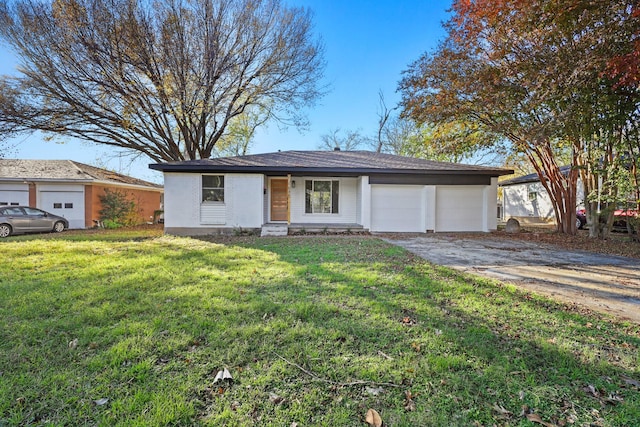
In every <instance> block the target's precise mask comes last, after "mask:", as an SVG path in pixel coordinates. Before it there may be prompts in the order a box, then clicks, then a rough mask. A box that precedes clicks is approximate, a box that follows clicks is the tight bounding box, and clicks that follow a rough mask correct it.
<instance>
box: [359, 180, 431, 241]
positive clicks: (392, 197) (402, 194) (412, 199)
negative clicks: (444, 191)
mask: <svg viewBox="0 0 640 427" xmlns="http://www.w3.org/2000/svg"><path fill="white" fill-rule="evenodd" d="M423 204H424V203H423V200H422V187H421V186H420V187H419V186H409V185H373V186H371V230H372V231H383V232H423V231H424V230H423V229H422V228H423V227H424V226H423V224H424V209H423Z"/></svg>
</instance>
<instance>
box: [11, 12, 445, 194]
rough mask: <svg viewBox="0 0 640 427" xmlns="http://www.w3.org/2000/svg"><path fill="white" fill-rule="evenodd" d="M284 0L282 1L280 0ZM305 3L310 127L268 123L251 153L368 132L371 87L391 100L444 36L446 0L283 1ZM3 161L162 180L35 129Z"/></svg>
mask: <svg viewBox="0 0 640 427" xmlns="http://www.w3.org/2000/svg"><path fill="white" fill-rule="evenodd" d="M285 1H287V0H285ZM287 2H288V3H289V4H290V5H293V6H303V7H308V8H310V9H311V10H312V11H313V13H314V23H315V31H316V33H317V35H319V36H320V37H321V39H322V41H323V43H324V46H325V60H326V63H327V68H326V71H325V78H324V81H323V82H322V84H325V85H328V90H329V92H328V93H327V94H326V95H325V96H324V97H323V98H322V99H320V100H319V101H318V103H317V104H316V106H315V107H314V108H312V109H310V110H309V111H308V117H309V120H310V127H309V129H308V130H307V131H305V132H304V133H300V132H298V131H297V130H296V129H295V128H288V129H281V128H280V127H279V126H278V125H276V124H271V125H269V126H268V128H266V129H262V130H260V131H259V132H258V134H257V135H256V138H255V142H254V144H253V146H252V148H251V151H250V152H251V153H252V154H255V153H266V152H272V151H277V150H283V151H284V150H314V149H316V148H317V147H318V145H319V144H320V141H321V140H320V137H321V135H324V134H327V133H329V131H331V130H333V129H336V128H340V129H342V130H345V131H346V130H358V131H359V132H360V133H361V134H362V135H365V136H373V135H374V134H375V132H376V127H377V120H378V116H377V111H378V108H379V104H378V92H379V91H380V90H381V91H382V92H383V93H384V96H385V101H386V104H387V106H388V107H393V106H395V105H396V104H397V102H398V101H399V99H400V97H399V94H397V93H396V88H397V85H398V81H399V80H400V78H401V73H402V71H403V70H405V69H406V68H407V67H408V66H409V64H410V63H411V62H413V61H415V60H416V59H418V57H419V56H420V55H421V54H422V53H423V52H425V51H431V50H433V49H435V47H436V46H437V44H438V41H440V40H441V39H442V38H443V37H444V30H443V29H442V25H441V24H442V22H443V21H445V20H446V19H447V17H448V13H447V10H448V9H449V7H450V6H451V1H450V0H288V1H287ZM18 63H19V58H16V57H15V56H14V55H13V54H12V53H11V52H10V51H9V50H8V49H7V48H6V47H4V46H0V74H12V73H15V72H16V71H15V68H16V66H17V64H18ZM12 143H13V144H15V148H14V149H12V150H10V151H9V152H7V153H5V154H4V155H5V157H7V158H22V159H70V160H75V161H79V162H84V163H88V164H93V165H96V166H101V167H107V168H109V169H113V170H116V171H118V172H122V173H125V174H129V175H132V176H135V177H137V178H141V179H146V180H149V181H154V182H161V181H162V176H161V174H160V173H159V172H156V171H152V170H149V169H148V164H149V163H150V161H149V160H147V159H144V158H143V159H138V160H137V161H135V162H134V163H132V164H131V163H130V162H129V161H128V160H127V159H126V158H118V156H117V152H114V149H113V148H110V147H107V146H97V145H90V144H88V143H84V142H79V141H74V140H71V139H67V140H65V142H64V143H56V142H51V141H44V140H43V139H42V137H41V135H38V134H34V135H32V136H29V137H26V138H25V137H21V138H18V139H16V140H13V141H12Z"/></svg>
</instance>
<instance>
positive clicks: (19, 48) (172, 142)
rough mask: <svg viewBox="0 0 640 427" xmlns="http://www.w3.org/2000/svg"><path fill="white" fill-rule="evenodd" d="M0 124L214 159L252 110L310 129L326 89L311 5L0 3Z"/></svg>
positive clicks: (255, 1)
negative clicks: (12, 66) (7, 58)
mask: <svg viewBox="0 0 640 427" xmlns="http://www.w3.org/2000/svg"><path fill="white" fill-rule="evenodd" d="M0 39H1V40H2V41H4V42H6V43H7V44H8V45H9V46H10V47H11V48H12V49H13V50H14V51H15V52H16V53H17V54H18V55H19V57H20V58H21V60H22V64H21V67H20V71H21V74H20V75H18V76H17V77H2V78H1V79H0V87H2V88H3V91H2V92H1V93H0V129H3V128H4V129H7V130H10V131H11V132H13V133H15V132H29V131H36V130H39V131H44V132H47V133H52V134H58V135H66V136H72V137H77V138H80V139H83V140H87V141H91V142H95V143H101V144H108V145H112V146H117V147H122V148H126V149H130V150H134V151H138V152H142V153H144V154H146V155H148V156H149V157H150V158H151V159H153V160H155V161H171V160H185V159H197V158H208V157H210V156H211V154H212V151H213V149H214V147H215V145H216V143H217V142H218V141H219V140H221V139H223V138H224V135H225V132H226V131H227V128H228V126H229V124H230V123H231V122H233V120H234V118H237V117H238V116H241V115H242V114H244V113H245V111H247V110H248V109H251V110H252V111H260V112H261V114H264V115H265V116H266V118H269V119H276V120H281V121H286V122H287V123H293V124H302V123H303V122H304V117H303V116H302V115H300V113H299V112H300V111H301V109H302V108H303V107H306V106H310V105H312V104H313V103H314V101H315V100H316V99H317V98H318V97H319V96H321V94H322V93H321V92H322V91H321V88H320V87H319V85H318V83H319V80H320V78H321V77H322V73H323V71H324V60H323V50H322V45H321V43H320V42H319V40H317V39H315V38H314V35H313V33H312V19H311V15H310V12H309V11H308V10H305V9H300V8H291V7H287V6H285V5H283V4H282V2H281V1H280V0H155V1H146V0H53V1H46V0H44V1H43V0H0Z"/></svg>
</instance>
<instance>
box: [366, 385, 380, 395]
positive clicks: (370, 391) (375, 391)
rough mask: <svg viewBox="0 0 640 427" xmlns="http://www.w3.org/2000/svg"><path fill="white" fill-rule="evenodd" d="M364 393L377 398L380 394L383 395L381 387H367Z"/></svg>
mask: <svg viewBox="0 0 640 427" xmlns="http://www.w3.org/2000/svg"><path fill="white" fill-rule="evenodd" d="M365 391H366V392H367V393H368V394H370V395H372V396H377V395H379V394H380V393H383V392H384V389H383V388H382V387H367V388H365Z"/></svg>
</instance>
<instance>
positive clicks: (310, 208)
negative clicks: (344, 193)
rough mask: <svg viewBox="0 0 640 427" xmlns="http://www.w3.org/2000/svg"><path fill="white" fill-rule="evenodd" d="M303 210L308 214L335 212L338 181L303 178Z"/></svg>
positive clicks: (338, 191) (336, 209) (338, 192)
mask: <svg viewBox="0 0 640 427" xmlns="http://www.w3.org/2000/svg"><path fill="white" fill-rule="evenodd" d="M304 188H305V191H304V193H305V203H304V211H305V213H308V214H337V213H338V199H339V194H340V181H329V180H319V179H318V180H305V181H304Z"/></svg>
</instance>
